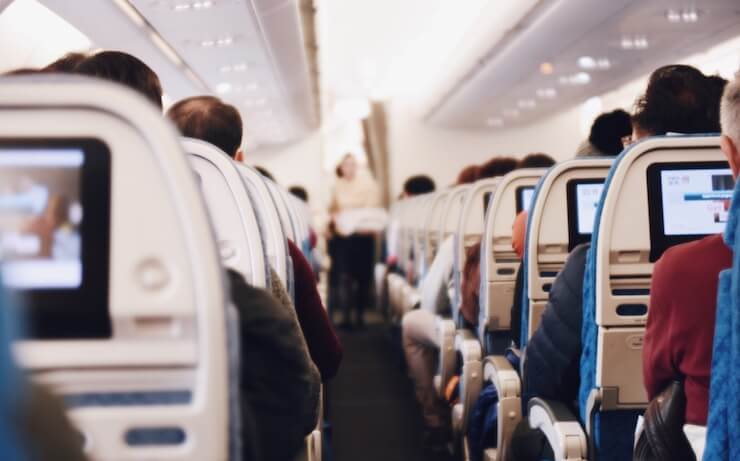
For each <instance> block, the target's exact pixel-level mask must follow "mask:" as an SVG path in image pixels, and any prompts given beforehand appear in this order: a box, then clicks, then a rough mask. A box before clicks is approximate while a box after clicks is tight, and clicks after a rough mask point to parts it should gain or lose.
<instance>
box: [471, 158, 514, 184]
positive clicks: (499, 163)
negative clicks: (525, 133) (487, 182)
mask: <svg viewBox="0 0 740 461" xmlns="http://www.w3.org/2000/svg"><path fill="white" fill-rule="evenodd" d="M518 166H519V162H518V161H517V160H516V159H515V158H513V157H494V158H492V159H491V160H489V161H487V162H486V163H484V164H483V165H481V166H480V167H479V168H478V179H484V178H495V177H496V176H503V175H505V174H506V173H509V172H510V171H513V170H516V169H517V167H518Z"/></svg>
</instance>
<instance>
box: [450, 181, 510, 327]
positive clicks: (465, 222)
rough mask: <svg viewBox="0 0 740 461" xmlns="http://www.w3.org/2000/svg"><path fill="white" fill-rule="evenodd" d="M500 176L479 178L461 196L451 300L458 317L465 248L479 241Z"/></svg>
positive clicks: (455, 315) (456, 317) (453, 311)
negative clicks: (453, 287) (453, 295)
mask: <svg viewBox="0 0 740 461" xmlns="http://www.w3.org/2000/svg"><path fill="white" fill-rule="evenodd" d="M500 181H501V178H500V177H496V178H488V179H481V180H480V181H476V182H474V183H473V184H472V185H471V186H470V187H469V188H467V189H466V191H465V195H464V196H463V197H462V209H461V211H460V217H459V219H458V222H457V229H456V231H455V257H454V259H453V260H454V265H453V270H452V272H453V277H454V282H455V285H454V286H455V298H454V299H453V300H452V314H453V317H452V318H453V319H454V320H459V319H458V313H459V312H458V311H459V309H460V303H461V302H462V270H463V268H464V267H465V249H466V248H467V247H468V246H470V245H474V244H475V243H477V242H478V241H480V238H481V236H482V235H483V220H484V218H485V213H486V207H487V205H488V203H489V202H490V200H491V199H492V198H493V197H494V195H495V192H496V190H497V187H498V184H499V182H500Z"/></svg>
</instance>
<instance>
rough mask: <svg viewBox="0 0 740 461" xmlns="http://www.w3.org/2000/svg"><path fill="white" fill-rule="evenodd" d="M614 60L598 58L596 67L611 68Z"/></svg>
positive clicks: (600, 68) (601, 68)
mask: <svg viewBox="0 0 740 461" xmlns="http://www.w3.org/2000/svg"><path fill="white" fill-rule="evenodd" d="M611 66H612V62H611V61H609V59H607V58H599V59H597V60H596V68H597V69H599V70H607V69H609V68H611Z"/></svg>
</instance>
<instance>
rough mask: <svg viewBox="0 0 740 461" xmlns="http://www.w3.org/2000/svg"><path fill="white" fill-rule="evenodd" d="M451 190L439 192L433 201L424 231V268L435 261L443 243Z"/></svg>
mask: <svg viewBox="0 0 740 461" xmlns="http://www.w3.org/2000/svg"><path fill="white" fill-rule="evenodd" d="M450 194H451V190H450V189H446V190H443V191H440V192H437V193H436V194H435V195H434V198H433V199H432V203H431V205H430V207H431V209H430V210H429V213H428V214H427V218H426V221H425V222H424V229H425V231H426V237H425V241H424V254H423V255H422V257H423V258H424V266H425V267H429V266H430V265H431V264H432V261H434V256H435V255H436V254H437V249H438V248H439V245H440V244H441V243H442V235H441V231H440V229H441V227H442V218H443V214H444V211H445V207H446V205H447V200H448V199H449V198H450Z"/></svg>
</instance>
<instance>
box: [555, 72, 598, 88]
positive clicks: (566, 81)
mask: <svg viewBox="0 0 740 461" xmlns="http://www.w3.org/2000/svg"><path fill="white" fill-rule="evenodd" d="M558 82H560V84H561V85H588V84H589V83H591V75H590V74H589V73H588V72H578V73H576V74H573V75H564V76H562V77H560V78H559V79H558Z"/></svg>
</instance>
